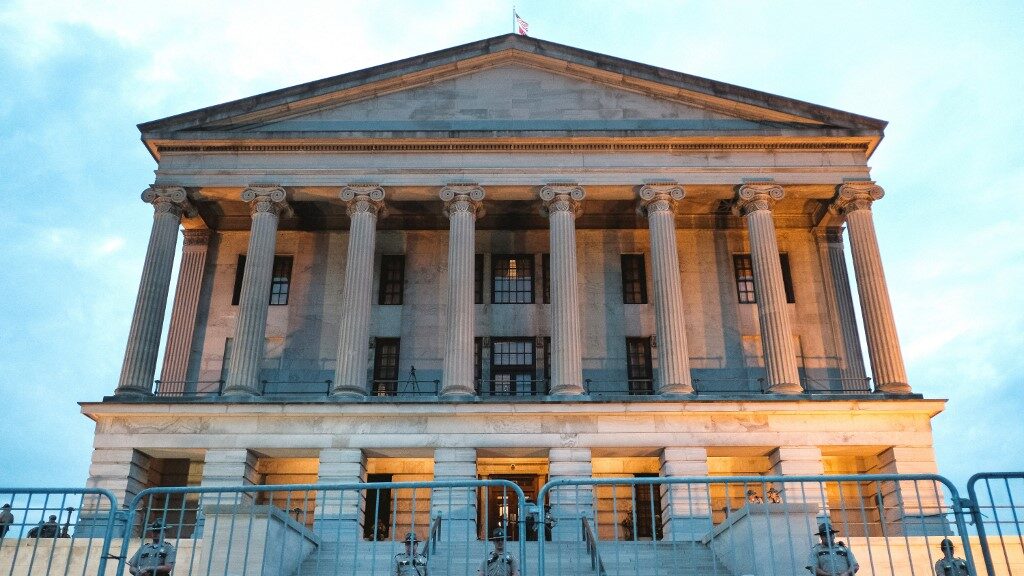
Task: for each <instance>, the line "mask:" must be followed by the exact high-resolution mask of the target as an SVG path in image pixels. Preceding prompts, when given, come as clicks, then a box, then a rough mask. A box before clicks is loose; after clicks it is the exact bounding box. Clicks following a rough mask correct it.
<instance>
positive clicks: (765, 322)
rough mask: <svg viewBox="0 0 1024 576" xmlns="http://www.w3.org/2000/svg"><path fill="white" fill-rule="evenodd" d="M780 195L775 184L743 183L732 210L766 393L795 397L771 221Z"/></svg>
mask: <svg viewBox="0 0 1024 576" xmlns="http://www.w3.org/2000/svg"><path fill="white" fill-rule="evenodd" d="M782 196H783V191H782V187H781V186H778V185H776V184H771V183H766V184H744V185H743V186H740V189H739V193H738V195H737V198H736V204H735V205H734V207H733V211H734V213H736V214H737V215H742V216H743V217H744V218H745V219H746V221H747V235H748V236H749V237H750V260H751V263H752V264H753V267H754V293H755V295H756V297H757V316H758V319H759V320H760V324H761V346H762V349H763V351H764V363H765V367H766V368H767V369H768V392H769V393H772V394H799V393H800V392H802V391H803V389H802V388H801V386H800V373H799V371H798V370H797V364H796V350H795V349H794V347H793V329H792V327H791V326H790V321H789V310H788V309H787V307H786V288H785V286H784V285H783V283H782V265H781V264H780V262H779V244H778V241H777V240H776V238H775V222H774V220H773V219H772V206H773V205H774V204H775V202H777V201H779V200H781V199H782Z"/></svg>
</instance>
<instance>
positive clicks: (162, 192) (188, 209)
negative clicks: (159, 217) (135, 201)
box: [142, 185, 196, 218]
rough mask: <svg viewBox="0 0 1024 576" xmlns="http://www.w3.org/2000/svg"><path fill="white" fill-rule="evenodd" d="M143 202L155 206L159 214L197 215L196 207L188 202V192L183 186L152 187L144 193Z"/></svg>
mask: <svg viewBox="0 0 1024 576" xmlns="http://www.w3.org/2000/svg"><path fill="white" fill-rule="evenodd" d="M142 201H143V202H146V203H147V204H152V205H153V210H154V211H155V212H156V213H157V214H174V215H175V216H177V217H178V218H181V216H182V215H183V214H184V215H186V216H188V217H193V216H195V215H196V209H195V206H193V205H192V203H191V202H189V200H188V192H186V191H185V189H184V188H182V187H181V186H156V185H153V186H150V187H149V188H146V189H145V190H143V191H142Z"/></svg>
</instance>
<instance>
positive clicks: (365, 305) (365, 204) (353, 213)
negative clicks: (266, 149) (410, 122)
mask: <svg viewBox="0 0 1024 576" xmlns="http://www.w3.org/2000/svg"><path fill="white" fill-rule="evenodd" d="M341 199H342V200H343V201H344V202H345V203H346V204H347V205H348V215H349V218H351V220H352V223H351V225H350V227H349V233H348V257H347V259H346V260H345V288H344V290H343V291H342V296H341V301H342V308H341V325H340V327H339V331H338V364H337V366H336V367H335V370H334V387H333V388H332V389H331V395H333V396H351V397H362V396H366V356H367V354H368V352H369V342H370V307H371V305H372V303H373V300H372V298H373V294H372V291H373V253H374V246H375V244H376V241H377V218H378V216H383V214H382V211H383V210H384V189H383V188H381V187H380V186H377V185H359V186H355V185H353V186H346V187H345V188H344V189H343V190H342V191H341Z"/></svg>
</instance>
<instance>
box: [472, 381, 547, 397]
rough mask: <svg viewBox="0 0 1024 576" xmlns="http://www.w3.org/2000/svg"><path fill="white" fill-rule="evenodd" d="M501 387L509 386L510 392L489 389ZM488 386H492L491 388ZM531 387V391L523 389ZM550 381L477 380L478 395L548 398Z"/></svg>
mask: <svg viewBox="0 0 1024 576" xmlns="http://www.w3.org/2000/svg"><path fill="white" fill-rule="evenodd" d="M495 384H497V385H499V386H508V388H509V389H508V390H490V389H489V388H493V387H495V386H494V385H495ZM487 385H490V386H489V387H488V386H487ZM527 385H528V386H529V389H523V388H524V387H525V386H527ZM550 385H551V384H550V381H549V380H547V379H534V380H495V379H491V380H477V381H476V393H477V396H481V397H483V396H487V397H505V396H508V397H511V396H546V395H547V394H549V393H550V392H551V389H550Z"/></svg>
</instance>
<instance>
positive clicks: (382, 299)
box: [377, 255, 405, 306]
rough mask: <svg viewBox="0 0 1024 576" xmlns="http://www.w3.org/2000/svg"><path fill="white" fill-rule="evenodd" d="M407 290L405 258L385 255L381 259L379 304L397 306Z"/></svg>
mask: <svg viewBox="0 0 1024 576" xmlns="http://www.w3.org/2000/svg"><path fill="white" fill-rule="evenodd" d="M404 289H405V256H402V255H385V256H381V258H380V290H379V293H378V298H377V303H378V304H380V305H383V306H389V305H390V306H397V305H399V304H401V303H402V296H403V292H404Z"/></svg>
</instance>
